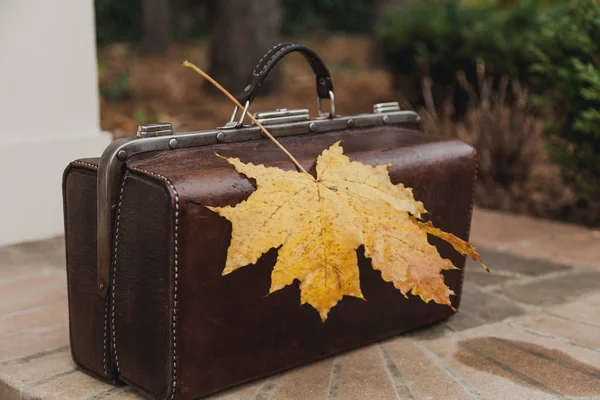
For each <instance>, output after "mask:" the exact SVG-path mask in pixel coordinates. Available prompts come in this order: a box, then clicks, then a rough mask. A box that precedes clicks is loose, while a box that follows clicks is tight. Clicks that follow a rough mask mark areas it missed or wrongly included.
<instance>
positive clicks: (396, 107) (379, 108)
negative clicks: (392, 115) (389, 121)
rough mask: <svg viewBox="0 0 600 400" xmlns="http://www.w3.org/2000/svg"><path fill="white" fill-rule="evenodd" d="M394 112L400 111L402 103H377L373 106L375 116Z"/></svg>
mask: <svg viewBox="0 0 600 400" xmlns="http://www.w3.org/2000/svg"><path fill="white" fill-rule="evenodd" d="M393 111H400V103H398V102H397V101H390V102H388V103H377V104H374V105H373V112H374V113H375V114H381V113H386V112H393Z"/></svg>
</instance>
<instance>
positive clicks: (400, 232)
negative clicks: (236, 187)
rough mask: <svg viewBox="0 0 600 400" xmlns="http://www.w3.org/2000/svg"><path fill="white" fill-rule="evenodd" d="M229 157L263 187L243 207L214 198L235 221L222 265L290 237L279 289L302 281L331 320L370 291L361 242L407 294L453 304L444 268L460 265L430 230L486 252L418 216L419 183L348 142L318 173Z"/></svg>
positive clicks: (304, 294) (276, 273)
mask: <svg viewBox="0 0 600 400" xmlns="http://www.w3.org/2000/svg"><path fill="white" fill-rule="evenodd" d="M227 161H228V162H229V163H230V164H232V165H233V166H234V167H235V169H236V170H237V171H238V172H240V173H242V174H244V175H246V176H247V177H248V178H253V179H255V180H256V186H257V190H256V191H255V192H253V193H252V194H251V195H250V197H249V198H248V199H247V200H245V201H243V202H241V203H239V204H237V205H236V206H235V207H230V206H227V207H221V208H220V207H210V209H211V210H213V211H215V212H217V213H218V214H219V215H221V216H223V217H225V218H227V219H228V220H229V221H231V223H232V227H233V229H232V237H231V244H230V246H229V250H228V253H227V262H226V265H225V269H224V271H223V274H224V275H225V274H229V273H231V272H233V271H235V270H236V269H238V268H241V267H244V266H246V265H249V264H254V263H256V262H257V261H258V259H259V258H260V257H261V256H262V255H263V254H264V253H266V252H267V251H268V250H269V249H272V248H277V247H280V246H281V248H279V253H278V257H277V263H276V264H275V267H274V269H273V272H272V275H271V289H270V293H272V292H274V291H277V290H279V289H282V288H284V287H285V286H287V285H290V284H292V283H293V282H294V280H298V281H300V291H301V303H302V304H304V303H308V304H310V305H311V306H313V307H314V308H315V309H316V310H317V311H318V312H319V313H320V315H321V319H322V320H323V321H325V320H326V319H327V314H328V313H329V311H330V310H331V308H332V307H334V306H335V305H336V304H337V303H338V302H339V301H340V300H341V299H342V297H343V296H354V297H358V298H361V299H362V298H364V297H363V294H362V292H361V289H360V279H359V271H358V258H357V254H356V249H357V248H358V247H359V246H360V245H364V248H365V255H366V256H367V257H369V258H371V260H372V266H373V268H375V269H377V270H380V271H381V276H382V278H383V279H384V280H385V281H387V282H392V283H393V285H394V286H395V287H396V288H397V289H398V290H400V292H402V294H403V295H405V296H407V295H408V293H411V294H413V295H418V296H420V297H421V299H423V301H425V302H429V301H431V300H433V301H434V302H436V303H439V304H446V305H449V306H451V304H450V295H452V294H454V293H453V292H452V290H450V289H449V288H448V287H447V286H446V284H445V283H444V277H443V275H442V274H441V271H442V270H449V269H454V268H455V267H454V265H452V263H451V262H450V261H449V260H447V259H443V258H442V257H441V256H440V255H439V253H438V251H437V249H436V248H435V247H434V246H432V245H431V244H429V243H428V241H427V233H430V234H432V235H434V236H437V237H440V238H441V239H443V240H445V241H447V242H449V243H450V244H452V246H454V248H455V249H456V250H457V251H459V252H460V253H462V254H469V255H471V256H472V257H473V258H474V259H477V260H480V258H479V254H477V252H476V251H475V249H474V248H473V246H471V245H470V244H468V243H466V242H465V241H463V240H461V239H459V238H457V237H456V236H454V235H452V234H449V233H446V232H443V231H441V230H439V229H437V228H434V227H433V226H432V225H431V223H423V222H421V221H419V220H418V219H417V218H419V217H421V214H423V213H425V212H426V211H425V208H424V207H423V204H422V203H421V202H420V201H416V200H415V198H414V196H413V194H412V189H410V188H407V187H405V186H404V185H402V184H398V185H394V184H392V183H391V181H390V177H389V173H388V168H389V165H379V166H376V167H372V166H369V165H364V164H361V163H359V162H353V161H351V160H350V159H349V158H348V157H347V156H345V155H344V154H343V149H342V147H341V146H340V144H339V142H338V143H336V144H334V145H333V146H331V147H330V148H329V149H327V150H325V151H323V153H322V154H321V155H320V156H319V157H318V159H317V165H316V170H317V178H314V177H313V176H312V175H310V174H307V173H305V172H297V171H283V170H281V169H279V168H272V167H265V166H263V165H253V164H245V163H243V162H241V161H240V160H239V159H237V158H228V159H227Z"/></svg>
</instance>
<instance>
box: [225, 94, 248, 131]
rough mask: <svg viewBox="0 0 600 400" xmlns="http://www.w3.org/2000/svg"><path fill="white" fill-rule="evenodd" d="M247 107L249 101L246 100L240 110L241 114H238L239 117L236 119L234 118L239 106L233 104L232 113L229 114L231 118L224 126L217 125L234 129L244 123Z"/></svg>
mask: <svg viewBox="0 0 600 400" xmlns="http://www.w3.org/2000/svg"><path fill="white" fill-rule="evenodd" d="M248 107H250V101H246V104H245V105H244V109H243V110H242V115H240V119H239V120H238V121H236V120H235V115H236V114H237V112H238V109H239V107H238V106H235V107H234V108H233V113H232V114H231V118H230V119H229V122H227V123H226V124H225V125H224V126H221V127H219V129H235V128H239V127H241V126H243V125H244V118H246V113H247V112H248Z"/></svg>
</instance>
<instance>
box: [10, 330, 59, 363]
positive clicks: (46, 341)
mask: <svg viewBox="0 0 600 400" xmlns="http://www.w3.org/2000/svg"><path fill="white" fill-rule="evenodd" d="M68 344H69V332H68V325H67V324H62V325H58V326H51V327H49V328H47V329H41V330H38V331H33V332H27V333H23V334H22V335H14V336H10V337H8V338H5V339H2V340H1V341H0V362H4V361H9V360H13V359H17V358H23V357H27V356H30V355H33V354H36V353H39V352H41V351H46V350H54V349H57V348H60V347H64V346H67V345H68Z"/></svg>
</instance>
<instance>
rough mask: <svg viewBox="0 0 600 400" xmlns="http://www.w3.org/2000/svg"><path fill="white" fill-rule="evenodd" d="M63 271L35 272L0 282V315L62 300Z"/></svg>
mask: <svg viewBox="0 0 600 400" xmlns="http://www.w3.org/2000/svg"><path fill="white" fill-rule="evenodd" d="M65 275H66V274H64V273H51V274H36V275H32V276H24V277H21V278H16V279H12V280H5V281H3V282H0V315H3V314H8V313H14V312H17V311H23V310H27V309H29V308H33V307H39V306H40V305H43V304H50V303H56V302H59V301H64V300H65V299H66V298H67V282H66V278H65Z"/></svg>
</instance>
